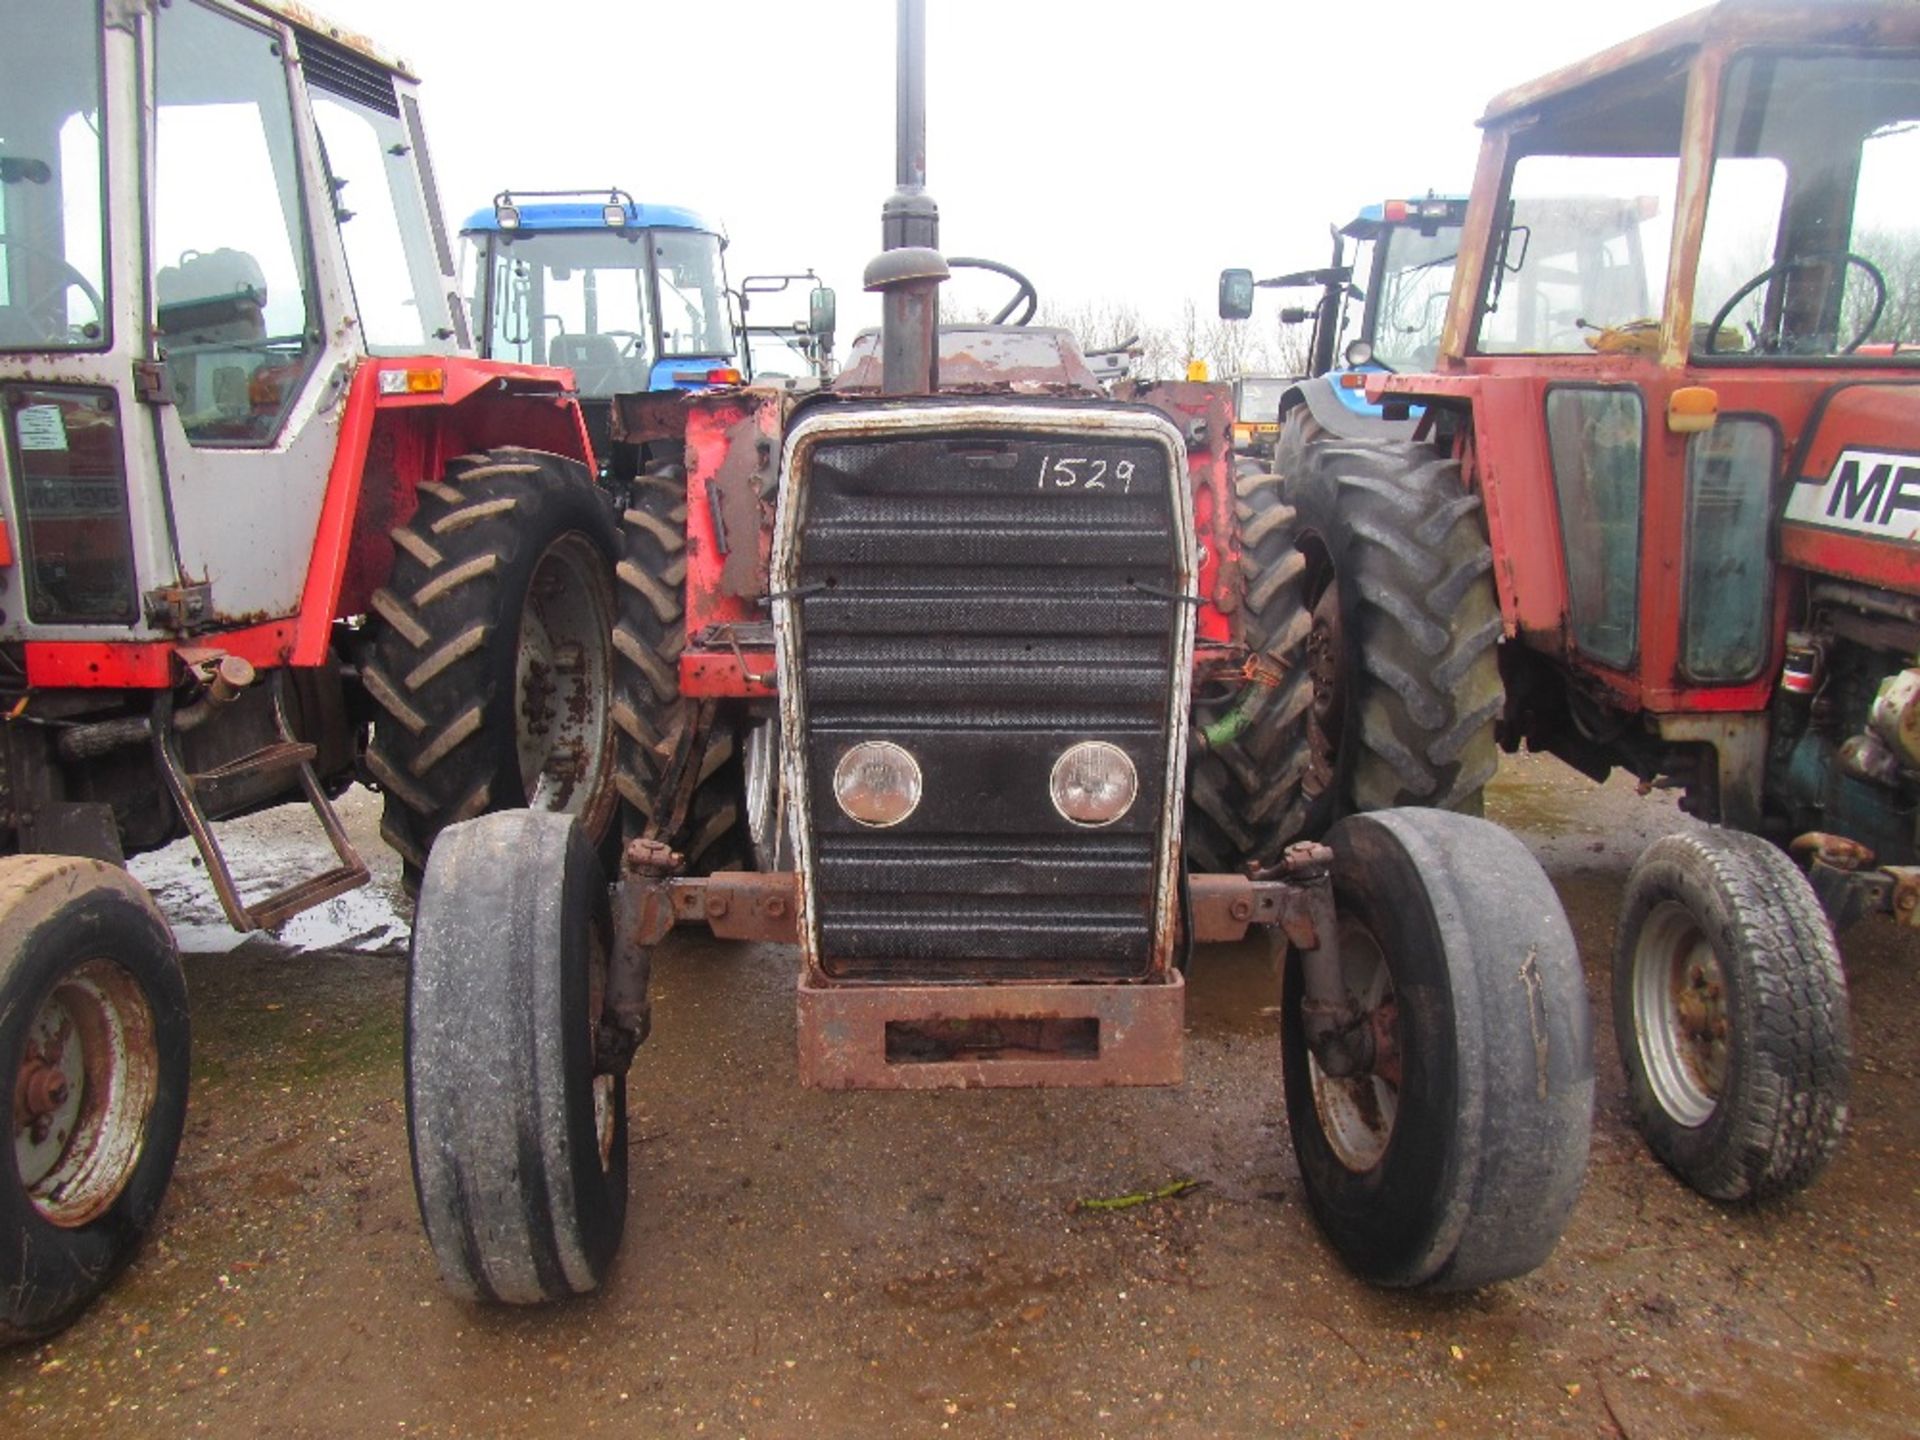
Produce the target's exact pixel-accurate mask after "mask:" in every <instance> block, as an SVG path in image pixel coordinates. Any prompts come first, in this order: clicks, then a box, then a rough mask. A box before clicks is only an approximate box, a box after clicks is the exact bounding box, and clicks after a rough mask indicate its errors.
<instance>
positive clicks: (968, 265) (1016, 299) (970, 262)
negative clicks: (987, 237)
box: [947, 255, 1040, 325]
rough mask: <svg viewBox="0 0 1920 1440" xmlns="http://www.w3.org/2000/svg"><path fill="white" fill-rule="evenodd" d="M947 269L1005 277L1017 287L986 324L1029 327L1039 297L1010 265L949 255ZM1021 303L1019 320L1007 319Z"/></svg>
mask: <svg viewBox="0 0 1920 1440" xmlns="http://www.w3.org/2000/svg"><path fill="white" fill-rule="evenodd" d="M947 267H948V268H949V269H953V270H991V271H993V273H994V274H996V275H1004V276H1006V277H1007V279H1009V280H1011V281H1013V283H1014V285H1015V286H1016V287H1018V288H1016V289H1015V290H1014V292H1013V298H1012V299H1011V300H1009V301H1007V303H1006V304H1004V305H1002V306H1001V307H1000V313H999V314H997V315H995V316H994V317H993V319H991V320H989V321H988V322H987V323H988V324H989V325H1031V324H1032V323H1033V316H1034V312H1035V311H1037V310H1038V309H1039V308H1040V296H1039V295H1038V294H1037V293H1036V292H1035V290H1034V288H1033V282H1032V281H1031V280H1029V279H1028V278H1027V277H1026V276H1024V275H1022V274H1021V273H1020V272H1019V271H1018V270H1016V269H1014V268H1013V267H1012V266H1011V265H1002V264H1001V263H1000V262H999V261H998V260H977V259H974V258H973V257H972V256H963V255H950V256H948V257H947ZM1023 302H1024V303H1025V305H1026V308H1025V309H1024V310H1020V318H1019V319H1018V320H1009V319H1008V318H1007V317H1008V316H1009V315H1011V314H1013V312H1014V311H1015V310H1018V309H1020V306H1021V304H1022V303H1023Z"/></svg>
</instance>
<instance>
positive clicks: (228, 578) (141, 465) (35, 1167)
mask: <svg viewBox="0 0 1920 1440" xmlns="http://www.w3.org/2000/svg"><path fill="white" fill-rule="evenodd" d="M0 31H4V33H5V34H6V36H7V40H6V44H5V46H4V47H3V48H0V706H4V710H5V715H6V724H5V728H4V730H3V731H0V845H3V847H4V850H5V851H6V852H7V858H5V859H3V860H0V1080H4V1082H5V1086H6V1094H7V1097H8V1102H9V1105H10V1110H9V1113H10V1117H11V1124H10V1126H9V1131H8V1134H9V1140H8V1142H7V1143H6V1145H5V1147H4V1151H3V1152H0V1157H3V1158H0V1342H4V1341H8V1340H20V1339H25V1338H30V1337H34V1336H38V1335H43V1334H46V1333H49V1332H51V1331H52V1330H54V1329H57V1328H58V1327H59V1326H61V1325H63V1324H65V1323H66V1322H67V1321H68V1320H70V1319H72V1318H73V1317H74V1316H75V1315H76V1314H78V1313H79V1311H80V1309H81V1308H82V1307H84V1306H85V1305H86V1304H87V1302H88V1301H89V1300H90V1299H91V1298H92V1297H93V1296H95V1295H96V1294H98V1293H99V1292H100V1291H101V1290H102V1289H104V1288H105V1287H106V1285H107V1284H109V1283H110V1282H111V1280H112V1279H113V1277H114V1276H115V1275H116V1274H117V1273H118V1272H119V1270H120V1268H121V1267H122V1266H123V1265H125V1263H126V1262H127V1260H128V1258H129V1257H130V1256H131V1255H132V1253H133V1250H134V1248H135V1246H136V1245H137V1243H138V1241H139V1239H140V1237H141V1235H142V1234H143V1233H144V1232H145V1230H146V1229H147V1227H148V1226H149V1224H150V1223H151V1222H152V1220H153V1218H154V1214H155V1212H156V1210H157V1209H158V1207H159V1204H160V1199H161V1195H162V1193H163V1192H164V1190H165V1189H166V1185H167V1180H168V1177H169V1175H170V1174H171V1171H172V1168H173V1161H174V1155H175V1151H176V1149H177V1147H178V1144H179V1140H180V1132H181V1124H182V1120H183V1117H184V1114H185V1109H186V1102H187V1071H188V1016H187V996H186V988H185V985H184V983H183V981H182V978H181V971H180V966H179V961H178V958H177V956H176V954H175V950H174V944H173V939H172V936H171V935H170V933H169V931H168V928H167V925H166V923H165V922H164V921H163V920H162V919H161V917H160V914H159V912H158V911H157V910H156V909H155V907H154V905H153V903H152V901H151V899H150V898H149V897H148V896H147V895H146V893H145V892H144V891H143V890H141V889H140V887H139V886H137V885H136V884H134V882H133V881H132V880H130V879H129V878H128V876H127V874H126V872H125V870H124V869H122V868H121V864H120V862H121V861H122V860H123V859H124V857H126V856H128V855H132V854H135V853H137V852H140V851H143V850H149V849H152V848H154V847H155V846H158V845H162V844H165V843H166V842H168V841H170V840H172V839H174V838H176V837H178V836H182V835H191V836H192V838H193V840H194V842H195V843H196V845H197V846H198V848H199V852H200V855H201V857H202V859H203V860H204V862H205V864H206V868H207V872H208V875H209V877H210V878H211V879H212V881H213V884H214V886H215V888H216V890H217V891H218V892H219V896H220V900H221V903H222V905H223V907H224V908H225V911H226V914H227V917H228V919H229V920H230V921H231V922H232V923H233V924H234V926H235V927H236V928H238V929H241V930H251V929H256V928H260V927H265V926H271V925H274V924H277V923H278V922H279V921H281V920H284V919H286V918H287V917H288V916H290V915H293V914H295V913H297V912H299V911H300V910H302V909H304V908H306V907H308V906H312V905H315V904H318V903H319V902H320V901H322V900H325V899H327V898H329V897H331V896H334V895H338V894H340V893H341V892H342V891H344V890H347V889H350V888H351V887H353V886H355V885H358V884H360V883H362V882H363V881H364V880H365V879H366V878H367V869H366V866H365V865H364V864H363V863H362V861H361V859H360V857H359V856H358V855H356V854H355V853H354V850H353V847H352V845H351V844H350V843H349V841H348V838H347V835H346V832H345V831H344V829H343V828H342V827H341V824H340V821H339V818H338V817H337V815H336V814H335V812H334V809H333V806H332V804H331V800H332V798H333V797H335V796H337V795H338V794H339V792H340V791H341V790H342V789H343V788H344V787H345V786H346V785H348V784H349V783H350V782H351V781H352V780H353V779H354V778H355V776H356V775H360V776H364V777H365V778H367V779H369V780H371V781H373V782H375V783H376V784H377V785H378V786H379V787H380V788H381V789H382V790H383V791H384V792H385V798H386V823H385V825H384V833H385V835H386V836H387V838H388V839H389V841H391V843H392V844H393V845H394V846H395V847H396V848H397V849H398V850H399V851H400V853H401V855H402V856H403V857H404V858H405V860H406V862H407V864H408V865H409V866H410V867H412V868H414V869H415V870H416V871H417V869H418V867H420V866H421V865H423V864H424V863H425V860H426V855H427V850H428V847H429V843H430V842H431V840H432V838H433V836H434V835H435V834H436V833H437V831H438V830H439V828H440V827H441V826H443V825H445V824H447V823H448V822H449V821H453V820H457V819H460V818H463V817H467V816H471V815H476V814H479V813H481V812H483V811H485V810H488V809H492V808H495V807H498V806H501V805H514V806H520V805H531V806H534V807H536V808H540V809H545V810H551V811H555V812H560V813H564V814H566V815H568V816H569V817H572V818H575V819H577V822H578V824H579V826H580V829H581V831H582V833H583V834H586V835H588V836H597V835H598V834H600V833H603V832H604V831H605V830H606V829H607V827H608V822H609V820H610V818H611V815H612V812H613V809H614V792H613V788H612V764H611V755H612V746H611V741H610V730H609V729H608V710H607V706H608V689H609V684H610V682H611V679H612V664H611V655H612V645H611V640H610V635H611V631H612V622H613V581H612V572H613V563H614V559H615V553H614V552H615V548H616V545H617V530H616V523H615V518H614V510H613V507H612V506H611V505H610V504H609V503H608V502H607V501H606V500H604V499H603V498H602V496H601V495H600V494H599V492H598V491H597V490H596V489H595V487H594V485H593V483H592V479H591V471H590V468H589V466H588V464H587V462H588V459H589V454H588V449H587V441H586V436H585V431H584V429H583V427H582V424H581V419H580V414H579V410H578V407H577V406H576V405H575V404H574V402H573V400H572V399H571V397H570V395H569V386H570V385H571V379H570V377H569V376H568V375H567V373H566V372H564V371H559V370H551V369H542V368H534V367H529V366H516V365H507V364H489V363H482V362H478V361H475V360H472V359H470V358H465V355H464V352H465V351H466V348H467V342H468V335H467V331H466V319H465V316H464V313H463V310H462V306H461V302H460V299H459V296H458V295H457V293H456V291H457V289H458V287H457V285H456V283H455V281H454V278H453V255H452V252H451V250H450V248H449V246H448V239H447V234H446V231H445V229H444V225H443V221H442V218H441V207H440V202H439V199H438V197H437V195H436V194H435V193H434V188H433V172H432V169H431V167H430V166H429V164H428V160H427V150H426V143H425V137H424V135H423V133H422V130H421V122H420V111H419V107H418V102H417V100H416V98H415V85H414V82H413V79H412V77H411V76H410V75H409V74H408V73H407V72H406V70H405V69H404V68H403V67H401V66H400V65H398V64H397V63H396V62H394V61H392V60H389V59H386V58H383V57H382V56H381V55H380V54H379V53H378V52H376V51H375V50H373V49H372V48H371V47H370V46H369V45H368V44H367V43H366V42H365V41H363V40H361V39H359V38H358V37H356V36H353V35H349V34H345V33H342V32H340V31H337V30H331V29H326V28H323V27H319V26H318V25H317V23H316V22H315V21H314V20H313V19H312V17H311V15H310V14H309V13H308V12H307V11H306V9H305V8H304V7H303V6H299V5H296V4H292V3H286V4H281V3H278V0H176V3H174V4H171V5H152V4H133V3H117V0H109V3H107V4H105V5H99V4H86V3H82V0H60V3H44V0H0ZM369 727H370V729H371V743H368V742H367V740H366V738H365V737H366V734H367V731H368V729H369ZM302 796H304V798H305V800H306V801H307V802H308V804H309V805H310V806H311V807H312V809H313V811H314V814H315V816H316V818H317V821H318V824H319V825H320V826H321V827H323V828H324V830H325V833H326V835H327V837H328V839H329V840H330V841H331V844H332V848H333V850H334V851H335V852H336V854H337V860H336V862H335V863H334V864H333V865H332V866H331V867H330V868H328V869H326V870H325V871H323V872H322V873H320V874H316V875H313V876H310V877H308V878H305V879H301V880H298V881H296V882H295V883H292V884H289V885H286V886H285V887H284V888H281V889H279V890H278V891H277V892H275V893H270V894H259V895H251V896H249V895H245V894H242V893H241V889H240V887H239V886H238V885H236V883H235V880H234V876H233V871H232V870H231V869H230V867H229V866H228V864H227V861H226V858H225V856H224V855H223V853H222V850H221V846H220V842H219V839H218V837H217V835H216V831H215V824H214V822H216V821H217V820H220V819H222V818H224V817H229V816H233V815H238V814H241V813H244V812H246V811H250V810H255V809H259V808H261V807H263V806H266V805H271V804H276V803H279V802H281V801H283V800H287V799H296V800H297V799H299V798H301V797H302Z"/></svg>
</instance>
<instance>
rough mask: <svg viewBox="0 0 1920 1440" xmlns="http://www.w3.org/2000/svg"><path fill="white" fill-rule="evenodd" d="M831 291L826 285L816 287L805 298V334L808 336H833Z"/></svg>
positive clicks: (833, 301) (832, 298)
mask: <svg viewBox="0 0 1920 1440" xmlns="http://www.w3.org/2000/svg"><path fill="white" fill-rule="evenodd" d="M835 305H836V302H835V300H834V295H833V290H832V289H831V288H830V287H829V286H826V285H820V286H816V287H815V288H814V290H813V293H812V294H810V295H808V296H807V333H808V334H809V335H831V334H833V325H834V321H835V319H836V318H837V316H836V314H835Z"/></svg>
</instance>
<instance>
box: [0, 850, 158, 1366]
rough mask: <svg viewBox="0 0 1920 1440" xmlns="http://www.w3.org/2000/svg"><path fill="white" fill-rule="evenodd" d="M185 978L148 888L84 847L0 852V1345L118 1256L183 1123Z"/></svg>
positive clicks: (60, 1305)
mask: <svg viewBox="0 0 1920 1440" xmlns="http://www.w3.org/2000/svg"><path fill="white" fill-rule="evenodd" d="M188 1046H189V1036H188V1021H187V986H186V981H185V980H184V979H183V978H182V976H181V973H180V961H179V957H178V955H177V954H176V953H175V950H174V945H173V936H172V934H171V933H170V932H169V931H168V929H167V924H166V921H164V920H163V919H161V918H160V912H159V910H158V909H156V908H155V906H154V903H153V901H152V899H151V898H149V897H148V895H147V892H146V891H145V890H143V889H141V888H140V886H139V885H137V884H136V883H135V882H134V881H133V879H132V878H131V877H130V876H129V875H128V874H127V873H126V872H125V871H124V870H121V869H120V868H118V867H117V866H113V865H106V864H103V863H101V862H100V861H98V860H80V859H74V858H72V857H69V856H63V855H15V856H10V857H8V858H6V859H5V860H0V1083H4V1084H5V1086H6V1091H7V1096H8V1100H9V1102H10V1113H11V1115H12V1122H13V1123H12V1124H11V1125H10V1126H9V1127H8V1129H9V1135H10V1140H11V1143H10V1144H9V1145H8V1147H7V1154H6V1158H5V1161H4V1167H3V1172H0V1174H3V1178H4V1183H0V1344H5V1343H9V1342H13V1341H20V1340H33V1339H37V1338H39V1337H41V1336H45V1335H51V1334H52V1333H53V1332H55V1331H56V1330H59V1329H61V1328H62V1327H64V1326H66V1325H68V1324H70V1323H71V1322H72V1321H73V1320H74V1319H75V1318H77V1317H78V1316H79V1314H80V1312H81V1311H82V1310H84V1309H86V1307H87V1306H88V1305H89V1304H91V1303H92V1302H93V1300H94V1299H95V1298H96V1297H97V1296H98V1295H100V1294H101V1292H103V1291H104V1290H105V1289H106V1288H107V1286H108V1285H110V1284H111V1283H112V1282H113V1279H114V1277H115V1276H117V1275H118V1274H119V1273H120V1272H121V1271H122V1270H123V1269H125V1268H126V1265H127V1262H128V1261H130V1260H131V1259H132V1258H133V1255H134V1252H135V1251H136V1250H137V1249H138V1248H139V1245H140V1242H141V1240H142V1239H143V1238H144V1236H145V1235H146V1232H147V1230H148V1228H149V1227H150V1226H151V1225H152V1224H153V1220H154V1216H155V1215H156V1214H157V1213H158V1212H159V1209H160V1200H161V1197H162V1196H163V1195H165V1194H166V1190H167V1181H168V1180H169V1178H170V1177H171V1176H172V1174H173V1161H174V1156H175V1154H176V1153H177V1152H178V1151H179V1148H180V1132H181V1129H182V1126H183V1125H184V1123H185V1120H186V1110H187V1068H188Z"/></svg>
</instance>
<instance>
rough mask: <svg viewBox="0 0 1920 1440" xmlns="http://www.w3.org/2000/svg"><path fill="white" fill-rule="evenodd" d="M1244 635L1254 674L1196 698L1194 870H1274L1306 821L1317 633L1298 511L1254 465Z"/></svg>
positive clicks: (1246, 529)
mask: <svg viewBox="0 0 1920 1440" xmlns="http://www.w3.org/2000/svg"><path fill="white" fill-rule="evenodd" d="M1234 489H1235V492H1236V502H1235V508H1234V514H1235V521H1234V525H1235V532H1236V538H1237V540H1238V544H1239V552H1240V567H1241V581H1242V585H1241V589H1242V592H1243V593H1242V599H1241V605H1240V616H1241V632H1240V633H1241V639H1242V641H1243V642H1244V643H1245V644H1246V646H1247V648H1248V650H1249V651H1250V652H1251V665H1252V668H1253V669H1254V670H1255V671H1256V672H1257V673H1256V675H1255V677H1254V678H1252V679H1249V680H1248V681H1246V682H1245V683H1244V684H1242V685H1240V686H1238V687H1235V688H1234V689H1232V690H1231V691H1229V692H1228V693H1226V694H1225V695H1215V694H1209V693H1207V692H1204V691H1203V692H1202V693H1201V694H1200V695H1199V696H1198V697H1197V698H1196V699H1195V701H1194V707H1193V733H1194V735H1195V736H1196V737H1199V738H1200V740H1201V742H1202V744H1201V748H1200V749H1199V751H1198V753H1197V754H1196V755H1195V757H1194V759H1193V761H1192V765H1191V769H1190V772H1189V775H1188V780H1187V827H1186V847H1187V854H1188V858H1189V861H1190V863H1191V864H1192V866H1193V868H1194V869H1196V870H1201V871H1207V872H1210V873H1213V874H1221V873H1226V872H1233V871H1238V870H1240V869H1241V867H1242V866H1244V865H1247V864H1249V863H1258V864H1260V865H1263V866H1265V865H1272V864H1275V863H1276V862H1277V861H1278V860H1279V858H1280V852H1281V851H1282V850H1284V849H1285V848H1286V846H1287V845H1288V843H1289V842H1290V841H1293V840H1295V839H1297V838H1298V837H1299V836H1300V833H1301V832H1302V830H1304V829H1305V827H1306V823H1307V805H1306V797H1305V795H1304V793H1303V789H1302V787H1303V785H1304V782H1305V780H1306V776H1307V767H1308V763H1309V760H1310V753H1311V752H1310V751H1309V749H1308V739H1307V722H1308V715H1309V711H1310V708H1311V706H1312V703H1313V684H1312V677H1311V675H1310V674H1309V671H1308V665H1307V640H1308V636H1309V634H1310V632H1311V630H1312V628H1313V622H1312V619H1311V617H1310V616H1309V615H1308V613H1307V605H1306V600H1305V592H1304V591H1303V589H1302V582H1303V580H1304V578H1305V573H1306V560H1305V557H1304V556H1302V555H1301V553H1300V551H1299V549H1298V548H1297V546H1296V545H1295V543H1294V540H1295V515H1294V512H1293V509H1292V507H1291V506H1289V505H1288V504H1286V503H1285V502H1284V501H1283V500H1282V498H1281V480H1280V477H1279V476H1278V475H1275V474H1272V473H1269V472H1268V471H1267V470H1266V469H1264V468H1261V467H1256V468H1254V469H1252V470H1250V471H1248V472H1246V473H1243V474H1241V475H1240V476H1238V478H1236V479H1235V481H1234Z"/></svg>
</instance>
